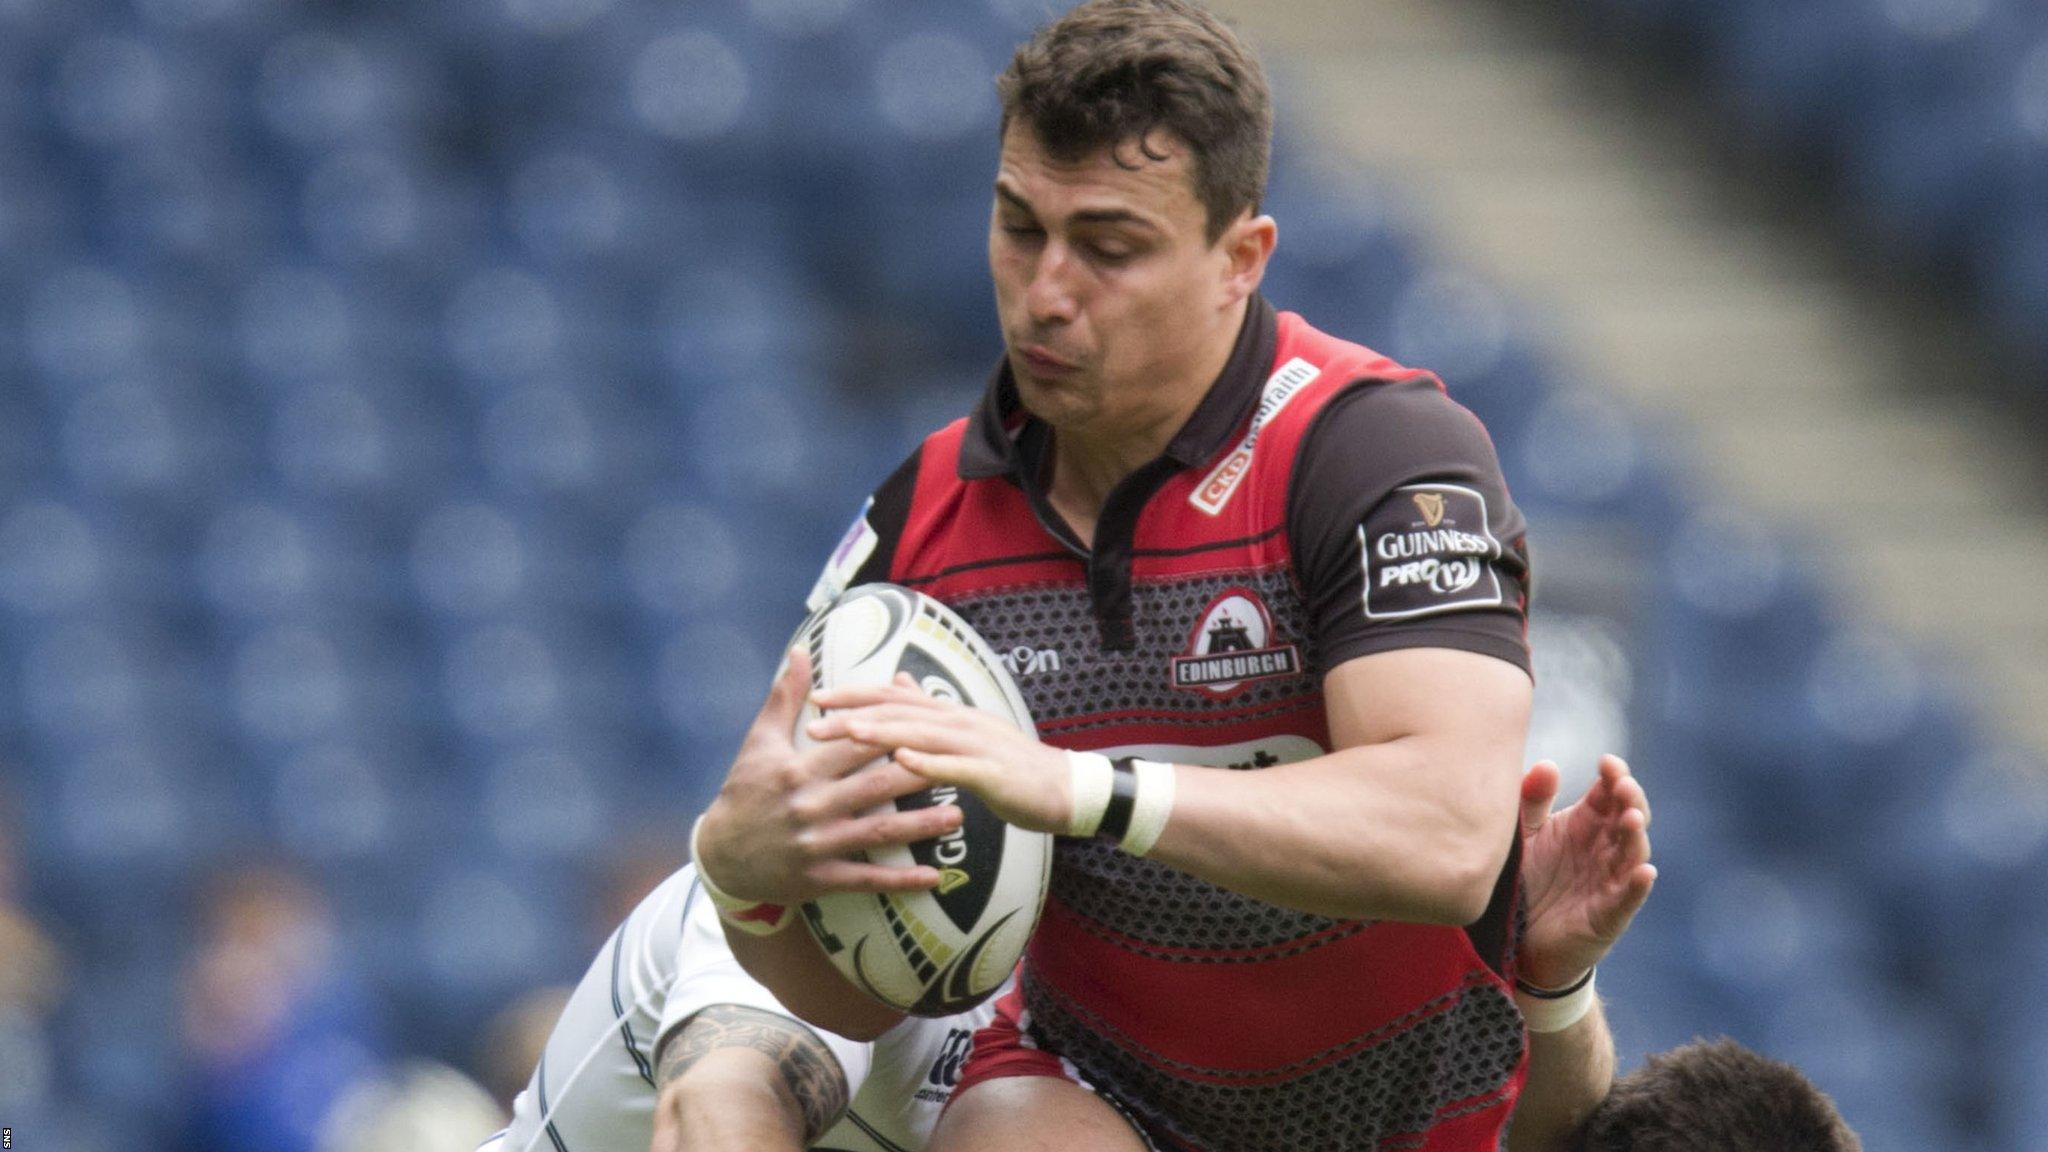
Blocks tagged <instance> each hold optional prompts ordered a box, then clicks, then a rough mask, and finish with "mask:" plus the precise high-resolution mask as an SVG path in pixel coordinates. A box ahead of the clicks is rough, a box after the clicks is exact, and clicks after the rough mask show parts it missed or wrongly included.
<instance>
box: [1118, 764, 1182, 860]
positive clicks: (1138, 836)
mask: <svg viewBox="0 0 2048 1152" xmlns="http://www.w3.org/2000/svg"><path fill="white" fill-rule="evenodd" d="M1131 768H1132V770H1133V771H1135V772H1136V773H1137V775H1138V794H1137V796H1136V798H1135V799H1134V800H1133V801H1132V804H1131V825H1130V827H1129V828H1128V829H1126V830H1125V832H1124V836H1123V839H1122V840H1120V841H1118V843H1117V847H1119V848H1121V849H1123V850H1124V851H1125V852H1126V853H1129V854H1130V855H1132V856H1143V855H1144V854H1145V853H1147V852H1150V851H1151V850H1152V846H1153V845H1154V844H1157V843H1159V834H1160V833H1162V832H1164V831H1166V821H1167V820H1168V819H1169V818H1170V817H1172V815H1173V791H1174V783H1175V775H1174V768H1173V765H1171V764H1161V763H1159V762H1157V761H1155V760H1133V761H1131Z"/></svg>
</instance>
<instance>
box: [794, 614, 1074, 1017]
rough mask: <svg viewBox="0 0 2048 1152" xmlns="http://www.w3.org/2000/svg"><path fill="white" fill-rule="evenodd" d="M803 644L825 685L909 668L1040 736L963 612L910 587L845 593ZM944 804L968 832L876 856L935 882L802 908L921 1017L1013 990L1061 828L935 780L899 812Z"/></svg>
mask: <svg viewBox="0 0 2048 1152" xmlns="http://www.w3.org/2000/svg"><path fill="white" fill-rule="evenodd" d="M797 642H798V643H799V644H802V645H803V646H804V647H805V649H806V650H807V651H808V652H809V653H810V657H811V678H812V682H813V685H814V686H815V687H817V688H840V687H848V686H859V685H875V684H887V683H888V682H889V681H890V680H892V679H893V678H894V677H895V676H896V674H897V673H898V672H907V673H909V674H910V676H911V678H912V679H914V680H916V681H917V683H918V684H919V686H921V687H922V688H923V689H924V690H925V691H926V692H928V693H930V694H931V695H933V696H935V697H938V698H940V699H944V700H953V701H957V702H959V703H961V704H965V705H967V706H969V707H971V708H980V709H984V710H986V711H989V712H994V713H995V714H997V715H999V716H1002V717H1005V718H1006V719H1008V720H1010V721H1011V722H1013V723H1015V724H1016V725H1017V726H1018V727H1019V728H1022V729H1023V730H1024V731H1026V732H1034V733H1035V731H1036V730H1035V729H1034V728H1033V726H1032V723H1031V713H1030V711H1029V709H1027V708H1026V707H1025V706H1024V698H1023V696H1022V694H1020V693H1019V692H1018V691H1017V685H1016V682H1015V681H1014V680H1012V679H1011V678H1010V674H1009V671H1008V670H1007V669H1005V668H1004V667H1003V664H1002V661H1000V660H998V659H997V658H996V655H995V653H994V652H993V651H991V650H990V648H989V646H988V644H987V642H985V641H984V640H982V638H981V637H980V636H979V635H977V634H976V633H975V631H974V630H973V629H972V628H969V627H968V626H967V623H966V622H965V621H963V620H961V619H960V617H959V616H957V615H955V614H954V613H953V611H952V609H950V608H947V607H946V606H945V605H943V604H941V603H939V602H938V601H936V600H934V599H932V598H931V597H929V596H925V595H923V594H921V593H918V592H914V591H912V590H910V589H908V588H900V587H897V586H896V585H893V584H867V585H862V586H861V587H859V588H855V589H853V590H851V591H849V592H846V593H844V594H842V595H841V596H839V597H838V598H837V599H836V600H834V601H833V602H832V603H831V604H830V605H828V606H827V607H825V608H824V609H822V610H821V611H819V612H818V613H817V614H816V615H815V616H813V617H812V618H811V619H810V620H809V621H807V622H806V623H805V625H804V627H803V629H802V631H801V632H800V633H799V635H798V639H797ZM817 715H818V713H817V711H816V706H815V705H807V706H806V707H805V715H804V716H803V717H802V719H800V720H799V721H798V723H797V731H796V742H797V746H798V747H805V746H808V745H809V744H810V743H811V741H810V740H809V739H808V738H807V737H806V736H805V735H804V731H803V729H804V725H805V724H806V723H807V722H809V721H810V720H812V719H814V718H816V716H817ZM937 804H956V805H958V806H959V808H960V811H961V813H962V815H963V816H964V819H963V820H962V821H961V823H960V827H958V828H956V829H954V830H953V831H951V832H948V833H947V834H945V835H944V836H941V837H938V838H937V839H934V840H925V841H920V842H918V843H916V844H910V845H895V846H891V847H888V848H884V849H878V850H873V851H870V852H869V853H868V855H867V858H868V859H869V860H870V861H872V862H874V863H877V864H887V865H895V866H904V867H907V866H911V865H914V864H924V865H929V866H930V867H933V868H936V869H938V870H939V874H940V876H941V877H942V879H941V880H940V882H939V886H938V887H937V888H935V889H932V890H930V891H925V892H899V893H882V894H875V893H866V892H859V893H852V892H848V893H833V894H830V895H826V896H821V897H819V898H818V899H816V900H813V901H811V902H809V903H807V904H805V905H804V906H803V916H804V921H805V923H806V924H808V925H809V926H810V930H811V935H812V936H813V937H815V938H816V939H817V941H818V946H819V947H821V948H823V949H824V950H825V954H826V955H827V956H829V957H831V959H832V963H833V964H834V965H836V966H837V967H838V969H839V971H840V972H842V973H844V974H845V975H846V978H847V979H848V980H850V981H852V982H853V983H854V984H855V985H857V986H859V987H860V988H862V989H863V990H865V991H866V992H867V993H868V994H869V995H871V996H873V997H874V998H875V999H877V1000H880V1001H881V1002H883V1003H884V1004H887V1005H889V1006H891V1007H893V1008H895V1009H897V1010H899V1011H902V1012H907V1013H910V1014H912V1015H915V1016H951V1015H953V1014H954V1013H957V1012H962V1011H965V1010H966V1009H968V1008H972V1007H973V1006H974V1005H976V1004H979V1003H980V1002H982V1001H983V1000H986V999H987V998H988V997H989V995H990V994H991V993H993V992H995V991H996V989H998V988H1000V987H1001V986H1002V984H1003V981H1005V980H1007V979H1008V978H1009V975H1010V972H1011V970H1012V969H1014V968H1015V967H1016V966H1017V961H1018V960H1019V959H1020V958H1022V956H1023V955H1024V945H1025V943H1026V942H1027V941H1029V940H1030V938H1031V930H1032V929H1033V928H1034V927H1036V926H1037V924H1038V913H1039V909H1040V907H1041V906H1043V904H1044V903H1045V890H1046V884H1047V882H1048V880H1049V879H1050V877H1051V875H1052V847H1053V842H1052V837H1051V836H1048V835H1046V834H1045V833H1043V832H1031V831H1026V830H1025V829H1022V828H1014V827H1012V826H1010V825H1008V824H1005V823H1004V822H1003V821H1002V820H1001V819H1000V818H998V817H997V816H996V814H995V813H994V812H991V811H990V810H989V808H988V806H987V805H985V804H983V803H982V802H981V800H980V799H979V798H978V797H976V796H975V795H974V794H973V793H970V792H964V791H960V790H958V789H954V788H949V787H934V788H927V789H925V790H923V791H921V792H913V793H911V794H910V795H908V796H904V797H902V798H900V799H898V800H896V801H895V802H894V807H895V808H896V809H897V810H899V811H909V810H912V809H916V808H928V807H931V806H933V805H937Z"/></svg>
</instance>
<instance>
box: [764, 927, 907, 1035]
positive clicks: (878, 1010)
mask: <svg viewBox="0 0 2048 1152" xmlns="http://www.w3.org/2000/svg"><path fill="white" fill-rule="evenodd" d="M725 939H726V943H728V944H730V945H731V946H732V954H733V958H734V959H736V960H738V961H739V963H740V967H741V968H744V969H746V972H747V975H749V976H752V977H753V978H754V979H755V980H758V981H760V983H761V985H762V987H764V988H766V989H768V990H769V991H770V992H773V993H775V998H776V999H777V1000H780V1001H781V1002H782V1004H783V1006H784V1007H785V1008H788V1009H789V1010H790V1011H791V1012H793V1013H795V1014H796V1015H797V1016H798V1017H799V1018H800V1019H802V1020H803V1021H804V1022H805V1023H808V1024H810V1025H812V1026H814V1027H818V1028H823V1029H825V1030H826V1031H828V1032H837V1033H838V1034H839V1035H841V1036H844V1037H847V1038H848V1039H851V1040H873V1039H874V1038H875V1037H877V1036H880V1035H881V1034H882V1033H884V1032H887V1031H888V1030H889V1029H891V1028H893V1027H895V1026H896V1024H897V1023H898V1022H899V1021H901V1020H902V1019H903V1014H902V1013H900V1012H897V1011H896V1010H895V1009H892V1008H890V1007H888V1006H887V1005H884V1004H882V1003H881V1002H880V1001H878V1000H876V999H874V998H873V997H871V996H869V995H868V994H867V993H865V992H862V991H861V990H860V989H858V988H856V987H854V986H853V985H852V984H851V983H849V982H848V981H847V979H846V977H844V976H842V975H840V973H839V969H837V968H835V967H833V965H832V961H831V960H830V959H828V958H827V957H826V955H825V953H824V950H823V949H821V948H819V947H818V942H817V941H816V940H814V939H812V938H811V934H810V932H809V931H808V930H807V929H805V928H804V927H803V926H801V925H797V924H792V925H791V926H789V927H788V928H785V929H783V930H782V931H780V932H778V933H776V934H775V935H773V936H751V935H748V934H747V933H745V932H741V931H738V930H736V929H734V928H732V927H731V926H730V925H726V926H725Z"/></svg>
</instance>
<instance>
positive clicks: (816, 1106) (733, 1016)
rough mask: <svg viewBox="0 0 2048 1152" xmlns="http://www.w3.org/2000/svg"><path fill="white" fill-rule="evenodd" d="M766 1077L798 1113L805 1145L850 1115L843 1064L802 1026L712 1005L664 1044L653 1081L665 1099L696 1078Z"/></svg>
mask: <svg viewBox="0 0 2048 1152" xmlns="http://www.w3.org/2000/svg"><path fill="white" fill-rule="evenodd" d="M712 1067H717V1068H718V1071H719V1072H720V1074H722V1075H724V1074H740V1075H747V1074H749V1072H748V1070H749V1069H751V1070H753V1072H754V1073H758V1074H759V1075H762V1076H765V1077H767V1078H768V1079H769V1081H770V1084H771V1086H772V1087H774V1088H775V1089H776V1095H777V1096H778V1097H780V1098H782V1099H783V1100H784V1102H785V1103H786V1104H788V1105H789V1106H790V1107H792V1108H793V1109H794V1116H793V1118H794V1119H795V1121H796V1123H797V1126H799V1127H800V1128H801V1129H802V1131H803V1132H804V1133H805V1141H806V1142H807V1143H808V1142H809V1141H811V1140H815V1139H817V1138H818V1137H819V1136H820V1135H822V1134H823V1133H824V1131H825V1129H827V1128H829V1127H830V1126H831V1125H832V1123H833V1122H834V1121H835V1120H837V1119H838V1118H839V1116H840V1115H841V1114H843V1113H844V1112H845V1111H846V1105H847V1102H848V1100H849V1099H850V1098H851V1095H852V1090H851V1085H850V1084H849V1083H848V1078H847V1075H846V1071H845V1069H843V1068H842V1067H841V1066H840V1063H839V1058H838V1057H837V1056H836V1055H834V1053H833V1051H832V1049H831V1047H830V1046H828V1045H827V1044H826V1043H825V1042H824V1041H823V1040H822V1039H820V1038H819V1036H818V1035H817V1033H815V1032H813V1031H811V1029H810V1028H809V1027H807V1026H806V1025H804V1024H803V1023H801V1022H799V1021H797V1020H794V1019H792V1018H790V1017H788V1016H784V1015H781V1014H778V1013H774V1012H767V1011H763V1010H761V1009H759V1008H749V1007H746V1006H744V1005H739V1004H713V1005H711V1006H709V1007H707V1008H704V1009H703V1010H701V1011H699V1012H698V1013H696V1014H695V1015H694V1016H692V1017H690V1019H689V1020H688V1021H686V1022H685V1023H684V1024H683V1025H682V1026H681V1027H680V1028H678V1029H677V1030H676V1031H674V1032H672V1033H671V1034H670V1035H669V1036H668V1037H667V1039H666V1040H664V1041H663V1043H662V1046H661V1051H660V1053H659V1062H658V1066H657V1071H656V1074H655V1081H656V1084H657V1086H658V1088H659V1090H660V1091H662V1092H663V1093H667V1092H669V1091H670V1090H671V1088H672V1086H674V1085H676V1084H679V1083H682V1082H683V1081H684V1080H685V1078H687V1077H688V1076H689V1075H690V1074H691V1073H692V1072H696V1071H700V1070H702V1069H706V1068H712Z"/></svg>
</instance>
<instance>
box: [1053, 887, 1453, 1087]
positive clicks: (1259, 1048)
mask: <svg viewBox="0 0 2048 1152" xmlns="http://www.w3.org/2000/svg"><path fill="white" fill-rule="evenodd" d="M1339 928H1341V929H1347V931H1334V930H1333V931H1332V932H1330V933H1326V934H1324V940H1325V941H1326V942H1323V943H1321V944H1320V946H1311V945H1314V944H1316V942H1317V941H1316V938H1310V939H1309V940H1305V941H1301V942H1299V943H1300V944H1301V945H1302V946H1303V947H1302V948H1301V950H1300V951H1298V952H1297V953H1296V954H1294V955H1291V956H1290V955H1286V954H1285V950H1284V949H1280V950H1275V949H1267V950H1264V955H1263V956H1262V958H1261V959H1259V960H1258V961H1256V962H1253V963H1213V962H1212V963H1190V962H1187V961H1185V960H1163V959H1155V958H1153V957H1152V956H1148V955H1143V954H1140V953H1138V952H1136V951H1133V950H1132V949H1131V948H1130V946H1129V945H1128V943H1127V942H1125V941H1124V940H1121V939H1118V938H1117V935H1116V934H1115V933H1113V932H1112V931H1111V930H1110V929H1107V928H1106V927H1104V926H1102V925H1098V924H1095V923H1094V922H1092V921H1089V920H1086V919H1084V918H1083V917H1081V916H1078V915H1076V914H1075V913H1073V912H1072V911H1070V910H1068V909H1067V908H1065V907H1063V906H1061V905H1060V904H1059V903H1058V902H1057V901H1047V903H1046V907H1045V914H1044V916H1043V917H1042V918H1041V919H1040V921H1039V926H1038V931H1037V934H1036V935H1034V936H1033V937H1032V941H1031V948H1030V951H1029V953H1028V954H1027V959H1026V963H1027V964H1028V965H1030V967H1031V969H1032V970H1033V971H1034V972H1036V973H1037V975H1038V977H1039V978H1040V979H1041V980H1043V981H1045V982H1046V984H1047V985H1049V986H1050V987H1053V988H1056V989H1058V990H1059V994H1060V996H1061V997H1062V999H1064V1000H1066V1001H1068V1002H1069V1003H1071V1004H1072V1005H1073V1006H1074V1007H1075V1009H1077V1010H1078V1011H1080V1012H1083V1013H1085V1014H1087V1015H1089V1016H1092V1017H1095V1018H1097V1019H1098V1020H1101V1021H1105V1022H1114V1025H1113V1026H1114V1028H1115V1030H1116V1031H1117V1032H1118V1034H1119V1035H1120V1036H1121V1037H1124V1038H1126V1039H1125V1041H1124V1043H1126V1044H1128V1045H1130V1046H1131V1047H1132V1048H1133V1049H1134V1050H1138V1051H1142V1053H1149V1054H1151V1058H1154V1059H1162V1060H1165V1061H1172V1062H1178V1063H1182V1064H1189V1065H1195V1066H1197V1067H1202V1068H1219V1069H1238V1070H1243V1071H1254V1072H1255V1071H1261V1070H1268V1069H1274V1068H1279V1067H1283V1066H1297V1072H1298V1071H1300V1070H1305V1068H1306V1067H1311V1066H1313V1065H1312V1064H1309V1065H1303V1064H1302V1061H1303V1060H1304V1059H1305V1058H1309V1057H1312V1056H1318V1055H1320V1054H1331V1055H1334V1054H1336V1053H1337V1052H1338V1051H1339V1050H1351V1049H1355V1047H1356V1046H1358V1044H1359V1041H1360V1040H1361V1039H1364V1038H1368V1037H1375V1038H1383V1037H1381V1036H1379V1034H1380V1033H1381V1032H1382V1030H1383V1029H1386V1028H1387V1027H1389V1026H1390V1025H1391V1026H1395V1027H1406V1026H1412V1024H1413V1023H1415V1022H1416V1021H1419V1020H1421V1019H1424V1018H1426V1017H1427V1016H1428V1015H1430V1014H1431V1013H1432V1012H1433V1011H1441V1010H1442V1009H1443V1008H1444V1007H1448V1006H1449V1005H1448V1003H1447V1002H1446V998H1448V997H1451V996H1453V994H1455V993H1456V992H1458V991H1459V990H1460V989H1461V988H1464V987H1466V986H1467V985H1468V982H1469V981H1474V980H1484V979H1489V978H1490V977H1489V976H1488V975H1487V974H1486V967H1485V965H1484V964H1481V963H1479V958H1478V957H1477V956H1475V955H1474V954H1473V952H1472V948H1471V945H1470V943H1469V942H1468V941H1467V940H1466V938H1465V933H1464V932H1463V931H1462V930H1460V929H1457V928H1443V927H1437V926H1433V925H1425V924H1396V923H1392V922H1381V923H1374V924H1369V925H1365V926H1364V927H1362V928H1360V927H1357V926H1356V925H1340V926H1339ZM1153 951H1157V949H1153ZM1212 955H1214V954H1212ZM1310 989H1313V990H1315V992H1314V994H1312V995H1305V994H1304V993H1305V992H1307V991H1308V990H1310ZM1347 989H1348V990H1350V992H1349V994H1346V991H1345V990H1347ZM1160 990H1170V992H1169V993H1168V994H1166V995H1161V994H1160ZM1432 1003H1435V1004H1437V1005H1438V1007H1437V1008H1435V1009H1425V1008H1423V1006H1424V1005H1429V1004H1432ZM1222 1004H1227V1005H1229V1006H1230V1008H1229V1011H1227V1012H1219V1011H1218V1010H1217V1006H1218V1005H1222ZM1318 1062H1320V1061H1318ZM1179 1074H1181V1075H1186V1073H1185V1072H1181V1073H1179Z"/></svg>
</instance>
